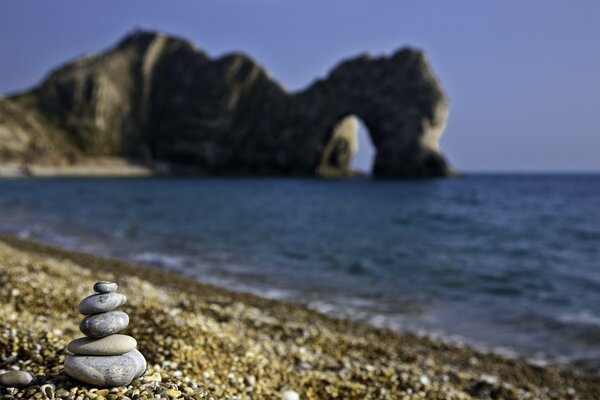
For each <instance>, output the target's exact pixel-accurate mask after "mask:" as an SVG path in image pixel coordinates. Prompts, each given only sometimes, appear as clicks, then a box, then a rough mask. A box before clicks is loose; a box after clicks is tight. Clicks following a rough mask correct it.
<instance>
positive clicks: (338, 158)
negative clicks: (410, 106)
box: [318, 114, 376, 177]
mask: <svg viewBox="0 0 600 400" xmlns="http://www.w3.org/2000/svg"><path fill="white" fill-rule="evenodd" d="M375 152H376V150H375V146H374V145H373V142H372V140H371V137H370V134H369V130H368V128H367V126H366V124H365V123H364V122H363V121H362V120H361V119H360V118H359V117H357V116H356V115H354V114H351V115H347V116H345V117H343V118H341V119H340V120H338V121H337V123H336V124H335V125H334V126H333V129H332V130H331V136H330V138H329V139H328V142H327V144H326V146H325V148H324V149H323V153H322V155H321V161H320V163H319V168H318V174H319V175H321V176H329V177H335V176H356V175H371V173H372V170H373V164H374V159H375Z"/></svg>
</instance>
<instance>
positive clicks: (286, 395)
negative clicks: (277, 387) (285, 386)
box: [281, 390, 300, 400]
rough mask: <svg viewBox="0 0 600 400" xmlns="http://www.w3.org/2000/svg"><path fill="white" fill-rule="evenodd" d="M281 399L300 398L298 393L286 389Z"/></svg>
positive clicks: (293, 399)
mask: <svg viewBox="0 0 600 400" xmlns="http://www.w3.org/2000/svg"><path fill="white" fill-rule="evenodd" d="M281 400H300V395H299V394H298V393H296V392H294V391H293V390H286V391H285V392H283V394H282V395H281Z"/></svg>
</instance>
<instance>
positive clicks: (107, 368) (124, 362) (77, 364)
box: [65, 350, 146, 387]
mask: <svg viewBox="0 0 600 400" xmlns="http://www.w3.org/2000/svg"><path fill="white" fill-rule="evenodd" d="M145 371H146V359H145V358H144V356H143V355H142V354H141V353H140V352H139V351H137V350H132V351H130V352H129V353H125V354H122V355H119V356H81V355H75V356H70V357H69V358H67V360H66V361H65V372H66V373H67V374H68V375H69V376H70V377H72V378H74V379H77V380H79V381H81V382H85V383H88V384H90V385H95V386H101V387H114V386H127V385H129V384H130V383H131V381H132V380H133V379H135V378H137V377H139V376H141V375H142V374H143V373H144V372H145Z"/></svg>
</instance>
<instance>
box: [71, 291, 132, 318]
mask: <svg viewBox="0 0 600 400" xmlns="http://www.w3.org/2000/svg"><path fill="white" fill-rule="evenodd" d="M126 301H127V297H125V296H124V295H122V294H121V293H103V294H93V295H91V296H88V297H86V298H85V299H83V300H81V303H79V307H78V309H79V312H80V313H82V314H83V315H92V314H100V313H104V312H107V311H112V310H114V309H115V308H117V307H119V306H120V305H123V304H125V302H126Z"/></svg>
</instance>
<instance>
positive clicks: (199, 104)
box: [0, 31, 452, 177]
mask: <svg viewBox="0 0 600 400" xmlns="http://www.w3.org/2000/svg"><path fill="white" fill-rule="evenodd" d="M349 115H356V116H358V117H359V118H361V119H362V120H363V122H364V123H365V125H366V126H367V127H368V129H369V132H370V135H371V138H372V141H373V144H374V146H375V147H376V149H377V154H376V159H375V164H374V170H373V173H374V175H375V176H378V177H431V176H447V175H450V174H451V173H452V171H451V168H450V167H449V166H448V164H447V162H446V161H445V159H444V157H443V156H442V155H441V153H440V151H439V147H438V139H439V137H440V135H441V133H442V131H443V129H444V125H445V121H446V117H447V115H448V106H447V101H446V99H445V97H444V94H443V92H442V90H441V88H440V85H439V84H438V82H437V80H436V78H435V77H434V75H433V73H432V71H431V69H430V68H429V66H428V63H427V61H426V58H425V55H424V54H423V53H422V52H421V51H418V50H415V49H410V48H405V49H401V50H399V51H397V52H396V53H394V54H393V55H391V56H389V57H379V58H372V57H370V56H361V57H358V58H354V59H350V60H347V61H344V62H342V63H341V64H339V65H338V66H337V67H335V68H334V69H333V70H332V71H331V72H330V73H329V75H328V76H327V77H326V78H325V79H322V80H318V81H316V82H314V83H313V84H312V85H311V86H309V87H308V88H307V89H306V90H304V91H301V92H298V93H292V94H290V93H288V92H286V90H285V89H284V88H283V87H281V86H280V85H279V84H278V83H277V82H276V81H275V80H273V79H272V78H271V77H270V76H269V75H268V73H267V72H266V71H265V70H264V69H263V68H262V67H261V66H259V65H258V64H257V63H256V62H254V61H253V60H252V59H251V58H249V57H248V56H246V55H243V54H230V55H226V56H223V57H221V58H218V59H210V58H209V57H208V56H207V55H206V54H205V53H203V52H202V51H200V50H198V49H197V48H195V47H194V46H193V45H192V44H191V43H190V42H188V41H186V40H182V39H180V38H176V37H169V36H165V35H163V34H160V33H156V32H147V31H138V32H134V33H132V34H130V35H128V36H127V37H125V38H124V39H123V40H122V41H121V42H120V43H119V44H118V45H117V46H116V47H114V48H112V49H109V50H108V51H106V52H104V53H101V54H98V55H88V56H85V57H81V58H79V59H77V60H75V61H73V62H70V63H68V64H66V65H64V66H62V67H59V68H58V69H56V70H54V71H53V72H51V73H50V75H49V76H48V77H47V78H46V79H45V80H44V81H43V82H42V83H41V84H40V85H39V86H37V87H36V88H34V89H33V90H31V91H28V92H23V93H21V94H17V95H13V96H9V97H6V98H4V99H0V161H3V162H6V161H16V162H21V163H29V162H46V163H54V164H56V163H77V162H78V161H80V160H82V159H89V158H93V157H107V156H109V157H115V156H116V157H124V158H127V159H132V160H138V161H142V162H146V163H150V164H152V165H158V164H160V165H162V166H167V169H168V170H169V171H181V170H190V171H193V172H199V173H206V174H212V175H219V174H252V175H265V174H271V175H319V174H321V173H322V172H323V171H326V172H327V175H347V174H348V171H349V169H350V159H351V151H352V148H351V146H344V143H345V142H343V141H341V142H340V141H338V142H337V143H334V144H332V139H334V138H333V133H334V131H335V127H336V126H338V124H339V123H340V122H341V121H343V120H344V118H345V117H347V116H349ZM340 145H341V146H340ZM332 146H333V148H334V151H335V152H334V155H335V157H326V156H325V152H326V151H330V150H331V148H332ZM323 160H325V164H324V163H323Z"/></svg>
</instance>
